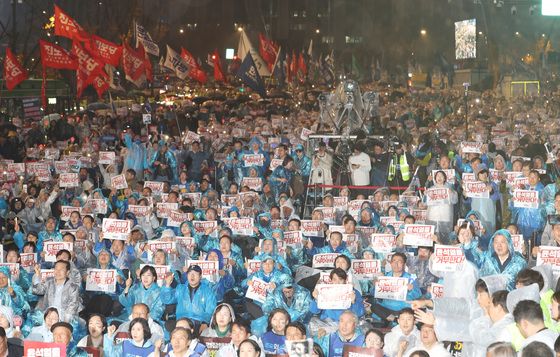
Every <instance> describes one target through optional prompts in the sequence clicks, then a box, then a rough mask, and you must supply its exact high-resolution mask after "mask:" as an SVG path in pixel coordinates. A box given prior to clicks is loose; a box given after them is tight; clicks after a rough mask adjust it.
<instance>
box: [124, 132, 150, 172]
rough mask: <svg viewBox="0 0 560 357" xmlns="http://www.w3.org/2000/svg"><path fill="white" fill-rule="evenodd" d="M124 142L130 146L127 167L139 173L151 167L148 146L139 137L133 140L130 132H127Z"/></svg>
mask: <svg viewBox="0 0 560 357" xmlns="http://www.w3.org/2000/svg"><path fill="white" fill-rule="evenodd" d="M124 144H125V145H126V147H127V148H128V154H127V155H126V167H128V168H129V169H133V170H134V171H136V173H137V174H138V175H139V174H141V173H143V172H144V170H146V169H147V168H148V167H149V166H148V161H147V156H148V154H147V150H146V147H145V146H144V145H142V142H141V141H140V140H139V139H137V140H134V141H133V140H132V136H131V135H130V134H125V136H124Z"/></svg>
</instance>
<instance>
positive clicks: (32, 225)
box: [17, 196, 43, 232]
mask: <svg viewBox="0 0 560 357" xmlns="http://www.w3.org/2000/svg"><path fill="white" fill-rule="evenodd" d="M24 203H25V206H24V208H23V209H22V210H21V211H19V212H18V214H17V216H18V218H19V219H21V222H22V223H23V225H24V227H25V228H24V229H25V231H26V232H28V231H37V230H39V229H41V227H42V226H43V217H42V215H41V211H40V210H39V208H38V207H36V206H35V198H34V197H33V196H27V197H26V198H25V201H24Z"/></svg>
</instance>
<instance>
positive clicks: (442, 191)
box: [426, 187, 450, 206]
mask: <svg viewBox="0 0 560 357" xmlns="http://www.w3.org/2000/svg"><path fill="white" fill-rule="evenodd" d="M449 202H450V200H449V189H448V188H447V187H441V188H440V187H432V188H429V189H427V190H426V204H427V205H428V206H437V205H445V204H449Z"/></svg>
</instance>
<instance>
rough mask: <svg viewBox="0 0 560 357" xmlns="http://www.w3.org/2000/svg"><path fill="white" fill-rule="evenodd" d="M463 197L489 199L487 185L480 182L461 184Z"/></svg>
mask: <svg viewBox="0 0 560 357" xmlns="http://www.w3.org/2000/svg"><path fill="white" fill-rule="evenodd" d="M463 189H464V192H465V196H467V197H470V198H489V197H490V192H489V191H488V184H487V183H486V182H482V181H473V182H465V183H464V184H463Z"/></svg>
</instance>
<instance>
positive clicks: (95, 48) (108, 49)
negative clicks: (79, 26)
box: [84, 35, 122, 67]
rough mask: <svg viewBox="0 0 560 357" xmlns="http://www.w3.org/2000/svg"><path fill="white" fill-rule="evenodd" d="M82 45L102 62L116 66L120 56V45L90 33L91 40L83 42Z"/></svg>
mask: <svg viewBox="0 0 560 357" xmlns="http://www.w3.org/2000/svg"><path fill="white" fill-rule="evenodd" d="M84 47H85V48H86V49H87V50H88V51H89V52H90V53H92V54H94V55H95V56H97V57H98V58H99V59H100V60H102V61H103V63H106V64H110V65H111V66H113V67H117V66H118V65H119V62H120V60H121V57H122V46H119V45H117V44H116V43H113V42H111V41H107V40H105V39H103V38H101V37H99V36H96V35H92V36H91V40H90V41H87V42H85V43H84Z"/></svg>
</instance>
